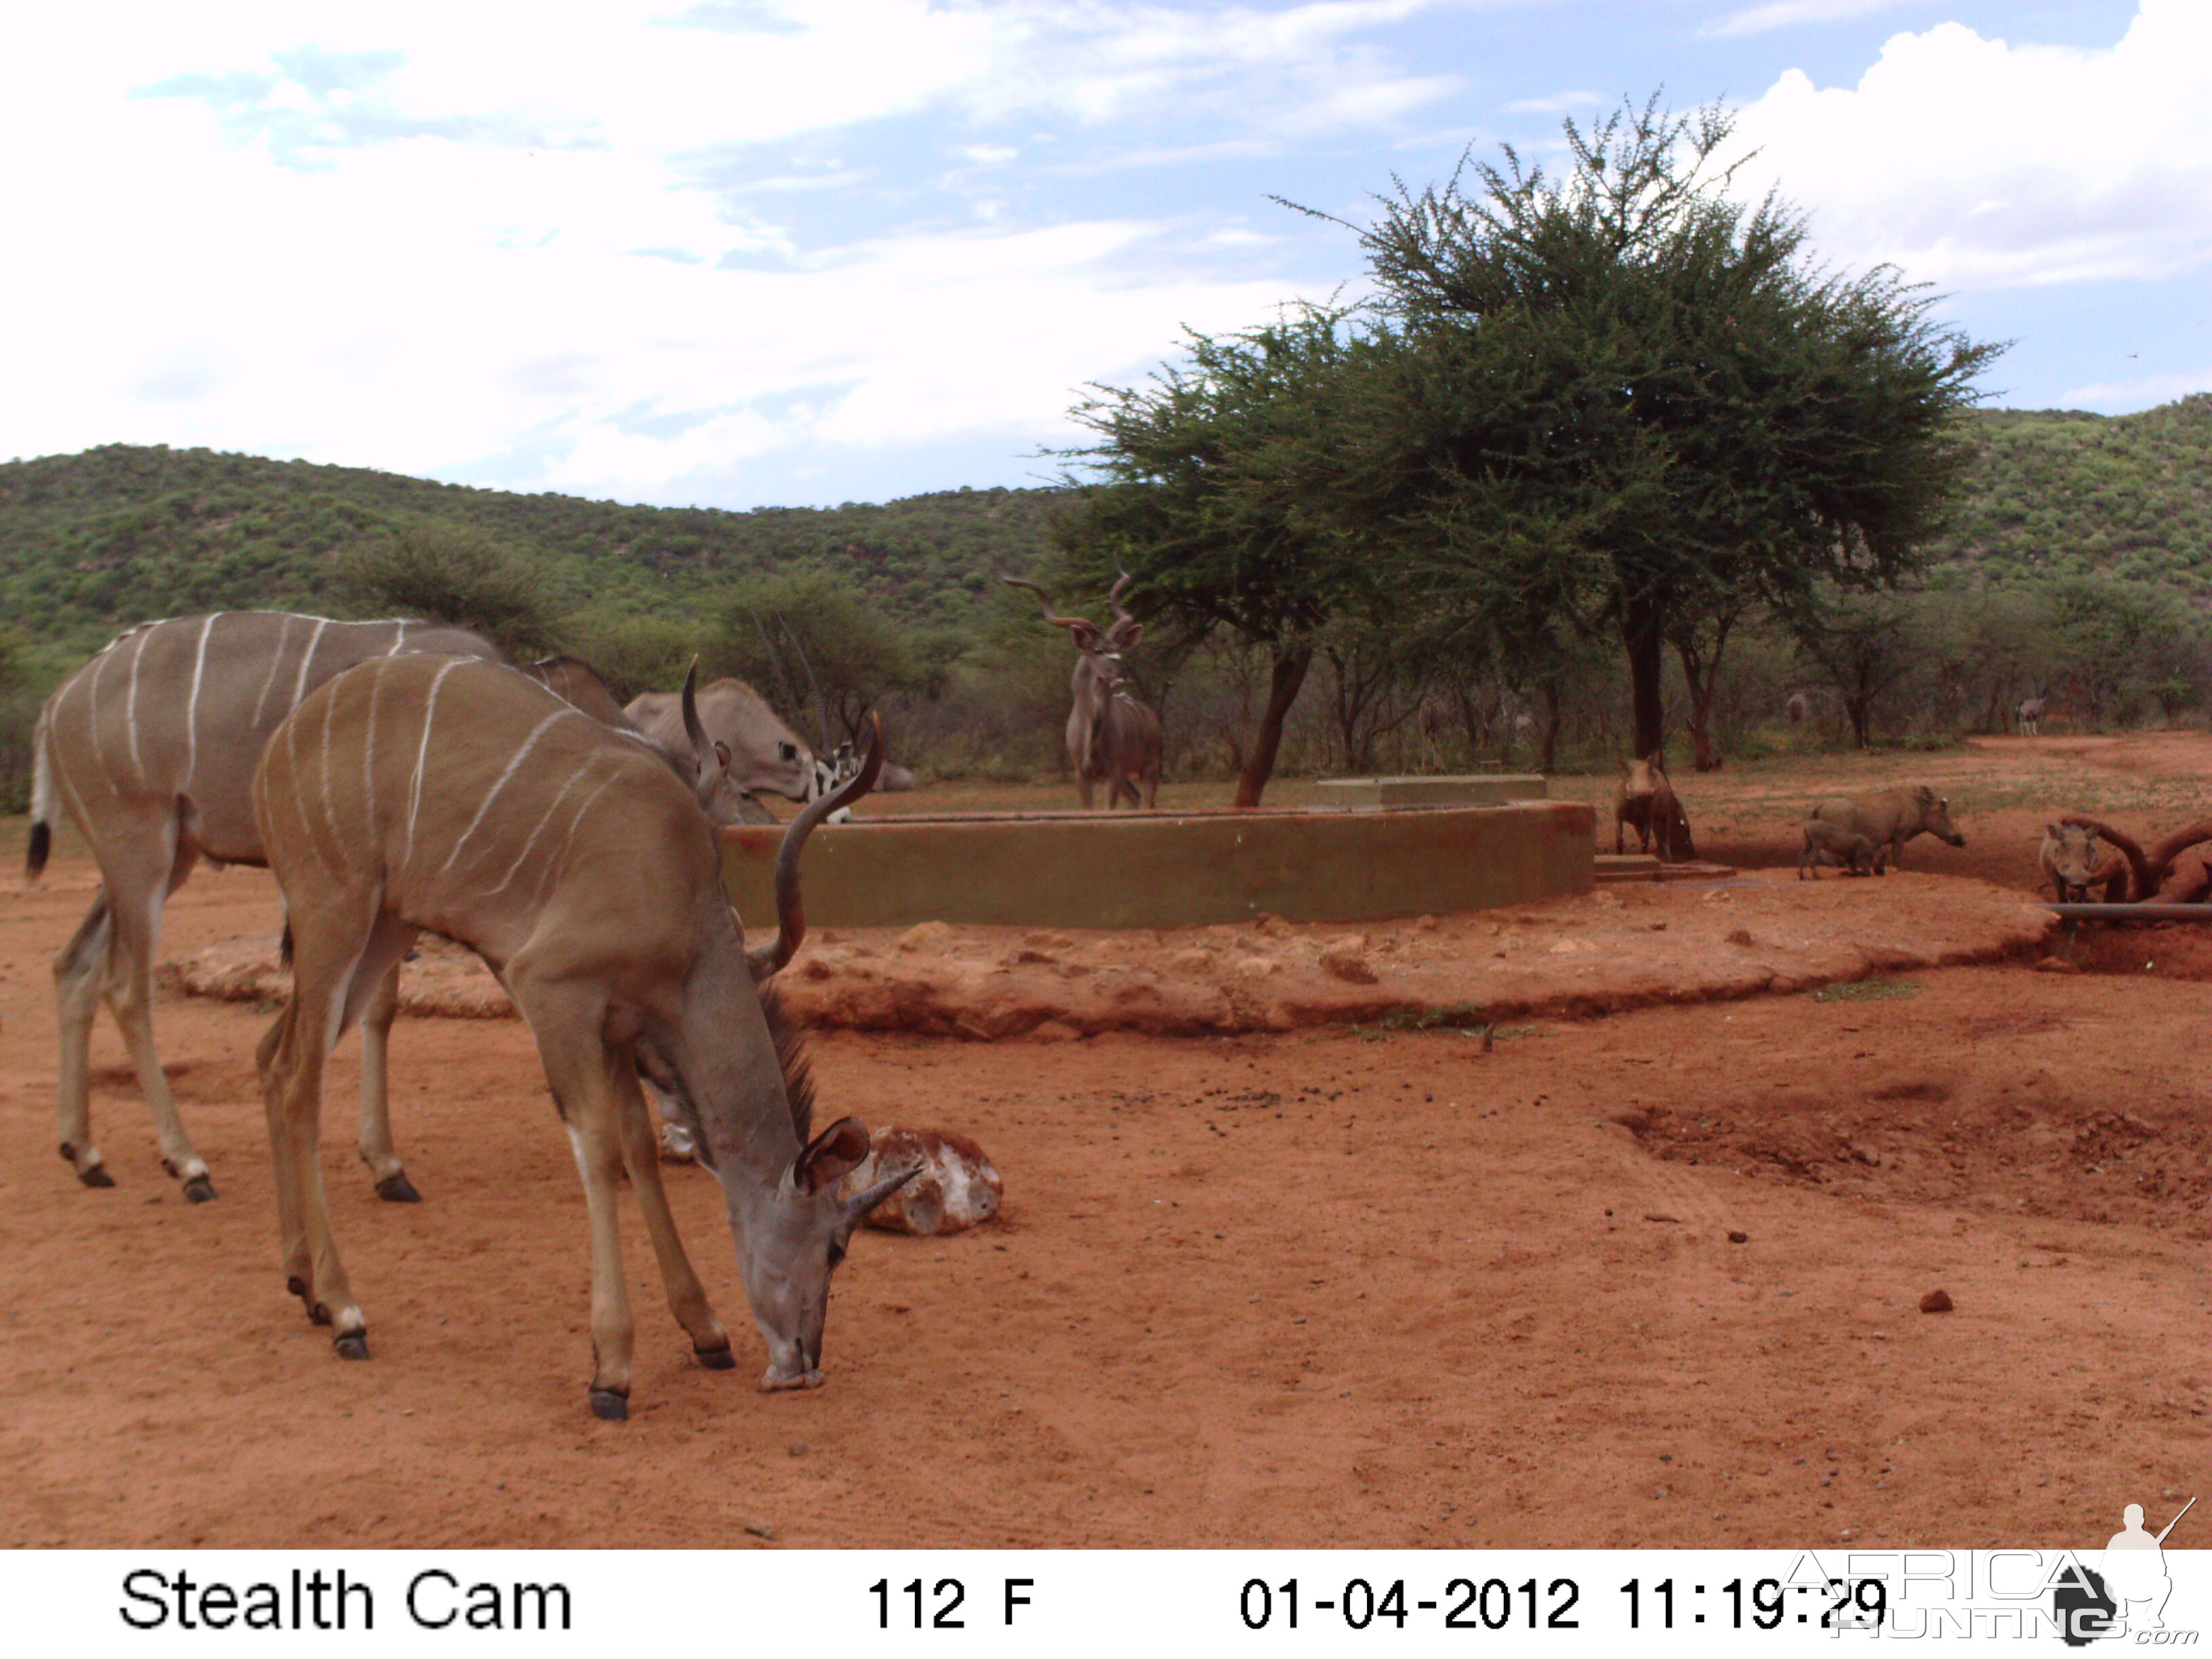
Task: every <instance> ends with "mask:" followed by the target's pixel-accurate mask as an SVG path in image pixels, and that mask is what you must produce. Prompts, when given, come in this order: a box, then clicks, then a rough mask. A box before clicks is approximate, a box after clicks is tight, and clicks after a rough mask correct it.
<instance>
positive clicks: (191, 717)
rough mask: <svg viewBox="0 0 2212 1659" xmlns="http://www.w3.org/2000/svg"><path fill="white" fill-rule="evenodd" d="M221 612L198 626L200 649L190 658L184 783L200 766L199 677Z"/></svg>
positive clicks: (202, 673) (205, 666) (190, 779)
mask: <svg viewBox="0 0 2212 1659" xmlns="http://www.w3.org/2000/svg"><path fill="white" fill-rule="evenodd" d="M223 614H224V613H223V612H222V611H216V613H215V614H214V615H213V616H211V617H209V618H208V619H207V620H206V621H205V622H204V623H201V624H200V647H199V650H198V652H197V653H196V654H195V655H194V656H193V658H192V695H191V699H190V700H189V701H188V702H186V703H185V782H186V783H190V782H191V781H192V774H193V773H195V772H197V770H198V769H199V764H200V677H201V676H202V675H204V674H205V673H206V672H207V642H208V635H210V634H211V633H213V632H214V631H215V625H216V623H217V622H218V621H219V620H221V618H222V616H223Z"/></svg>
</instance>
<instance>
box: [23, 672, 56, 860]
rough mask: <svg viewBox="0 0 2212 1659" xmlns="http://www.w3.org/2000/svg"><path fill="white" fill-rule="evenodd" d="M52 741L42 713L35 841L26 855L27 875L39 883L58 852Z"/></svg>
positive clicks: (35, 747)
mask: <svg viewBox="0 0 2212 1659" xmlns="http://www.w3.org/2000/svg"><path fill="white" fill-rule="evenodd" d="M52 741H53V739H52V736H51V734H50V733H49V732H48V731H47V728H46V711H45V710H44V709H40V711H39V725H38V729H37V730H36V732H33V734H32V738H31V840H30V844H29V846H27V848H24V851H23V874H24V875H25V877H26V878H28V879H30V880H32V881H36V880H37V879H38V878H39V877H40V874H41V872H44V871H45V869H46V855H47V854H49V853H51V852H52V851H53V848H54V763H53V758H52V755H51V754H50V752H49V750H50V749H51V748H52Z"/></svg>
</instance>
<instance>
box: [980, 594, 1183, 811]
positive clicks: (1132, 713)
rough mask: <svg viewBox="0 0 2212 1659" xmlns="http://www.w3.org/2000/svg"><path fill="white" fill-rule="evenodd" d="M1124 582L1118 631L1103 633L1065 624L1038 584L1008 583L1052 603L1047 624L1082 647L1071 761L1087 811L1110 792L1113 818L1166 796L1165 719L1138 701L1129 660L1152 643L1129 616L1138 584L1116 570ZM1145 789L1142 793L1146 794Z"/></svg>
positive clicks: (1071, 621) (1077, 621)
mask: <svg viewBox="0 0 2212 1659" xmlns="http://www.w3.org/2000/svg"><path fill="white" fill-rule="evenodd" d="M1116 571H1117V574H1118V575H1119V577H1120V580H1117V581H1116V582H1115V584H1114V587H1113V591H1112V592H1109V594H1108V595H1107V596H1106V602H1107V603H1108V604H1109V605H1111V606H1113V608H1114V623H1113V626H1112V627H1110V628H1108V629H1103V630H1102V629H1099V628H1098V627H1097V625H1096V624H1094V623H1090V622H1087V621H1085V619H1084V618H1083V617H1063V616H1060V615H1059V614H1058V613H1057V612H1055V611H1054V610H1053V608H1052V596H1051V595H1050V594H1049V593H1047V592H1045V591H1044V589H1042V587H1039V586H1037V585H1036V583H1035V582H1030V581H1024V580H1021V579H1020V578H1019V577H1018V576H1007V575H1001V576H1000V578H999V580H1000V581H1002V582H1005V583H1006V585H1007V586H1009V587H1025V588H1027V589H1028V590H1029V591H1030V592H1032V593H1034V594H1036V596H1037V598H1038V599H1041V600H1042V601H1043V603H1044V619H1045V620H1046V621H1047V622H1048V623H1051V624H1052V625H1053V626H1054V628H1065V629H1067V631H1068V637H1069V638H1070V639H1071V640H1072V641H1073V642H1074V645H1075V675H1074V678H1073V680H1072V681H1071V682H1070V688H1071V689H1072V690H1073V692H1074V694H1075V707H1074V708H1073V709H1072V710H1070V711H1069V713H1068V716H1067V757H1068V759H1069V761H1070V762H1072V763H1073V765H1074V768H1075V790H1076V793H1077V794H1078V795H1079V797H1081V799H1082V801H1083V807H1084V810H1085V811H1090V810H1091V788H1092V787H1093V786H1094V785H1096V784H1099V783H1103V784H1104V785H1105V786H1106V805H1107V808H1108V810H1109V811H1111V810H1112V809H1113V808H1115V807H1116V806H1119V805H1121V799H1122V797H1123V796H1124V795H1125V794H1126V795H1127V797H1128V801H1129V805H1132V806H1138V805H1142V806H1146V807H1150V806H1151V805H1152V802H1153V800H1154V799H1156V798H1157V797H1158V794H1159V792H1160V717H1159V716H1158V715H1157V714H1154V713H1152V710H1151V709H1149V708H1146V707H1145V705H1144V704H1142V703H1140V702H1138V701H1137V700H1136V699H1135V698H1134V697H1133V696H1130V695H1129V694H1128V692H1127V690H1124V689H1123V688H1124V687H1126V686H1127V684H1129V678H1128V673H1127V670H1126V669H1124V668H1123V666H1122V665H1121V653H1123V652H1124V651H1127V650H1131V649H1133V648H1134V647H1135V646H1136V643H1137V641H1139V639H1141V638H1143V637H1144V632H1145V627H1144V624H1143V623H1140V622H1139V621H1138V620H1137V619H1136V618H1135V617H1132V616H1131V615H1130V614H1129V613H1128V612H1127V611H1124V610H1123V609H1122V608H1121V595H1122V593H1123V592H1125V591H1126V590H1127V587H1128V586H1129V583H1130V581H1131V580H1132V578H1131V577H1130V575H1129V573H1128V572H1127V571H1126V570H1121V569H1120V568H1119V567H1116ZM1140 787H1141V792H1142V793H1139V789H1140Z"/></svg>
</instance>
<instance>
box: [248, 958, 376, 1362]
mask: <svg viewBox="0 0 2212 1659" xmlns="http://www.w3.org/2000/svg"><path fill="white" fill-rule="evenodd" d="M305 969H306V964H304V963H298V964H295V973H299V974H300V975H301V978H300V979H299V980H298V981H296V985H295V990H294V992H293V995H292V1001H291V1005H290V1006H289V1007H287V1008H286V1009H285V1011H284V1013H283V1017H282V1018H281V1019H280V1020H279V1021H278V1024H277V1026H276V1030H274V1031H272V1032H271V1033H270V1037H268V1038H264V1040H263V1042H262V1050H261V1063H262V1085H261V1086H262V1099H263V1103H264V1106H265V1107H266V1109H267V1110H268V1114H269V1152H270V1160H271V1162H272V1164H274V1166H275V1170H276V1193H277V1198H276V1213H277V1218H278V1224H279V1225H280V1226H281V1227H282V1228H283V1236H284V1283H285V1288H286V1289H287V1290H289V1291H291V1292H292V1293H293V1294H294V1295H295V1296H296V1297H299V1298H300V1301H301V1304H302V1305H303V1306H305V1307H306V1309H307V1317H308V1318H310V1319H312V1320H313V1321H314V1322H315V1323H316V1324H318V1325H328V1326H329V1327H330V1328H331V1340H332V1342H333V1344H334V1345H335V1346H336V1347H337V1351H338V1353H339V1355H340V1356H341V1357H342V1358H347V1359H366V1358H368V1321H367V1320H366V1319H365V1318H363V1317H362V1311H361V1308H360V1305H359V1304H357V1303H356V1302H355V1300H354V1296H353V1287H352V1286H351V1285H349V1284H348V1283H347V1280H346V1275H345V1267H344V1264H343V1262H341V1261H339V1260H338V1252H337V1240H336V1239H335V1238H334V1237H332V1236H331V1214H330V1206H329V1203H328V1201H327V1200H326V1199H325V1194H324V1192H323V1162H322V1157H321V1152H322V1108H323V1066H324V1064H325V1061H326V1060H328V1058H329V1056H330V1050H331V1036H332V1031H331V1028H332V1026H333V1024H335V1021H334V1020H333V1019H332V1018H331V1013H332V1010H331V999H330V996H329V994H328V992H327V991H325V990H323V989H322V988H321V987H315V988H314V989H313V990H311V989H310V988H309V986H308V981H307V979H306V977H305Z"/></svg>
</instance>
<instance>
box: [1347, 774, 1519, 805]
mask: <svg viewBox="0 0 2212 1659" xmlns="http://www.w3.org/2000/svg"><path fill="white" fill-rule="evenodd" d="M1545 795H1546V788H1545V784H1544V780H1543V777H1542V775H1541V774H1538V773H1534V772H1492V773H1486V774H1480V775H1467V774H1461V775H1456V776H1452V777H1437V778H1424V777H1402V778H1323V779H1322V780H1321V781H1319V782H1318V783H1316V784H1315V785H1314V799H1315V801H1316V803H1317V804H1319V805H1322V806H1323V807H1325V808H1328V809H1330V810H1333V811H1351V812H1359V811H1368V812H1372V811H1379V810H1381V809H1382V808H1383V807H1386V806H1503V805H1506V804H1507V803H1508V802H1509V801H1516V800H1542V799H1544V798H1545Z"/></svg>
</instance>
